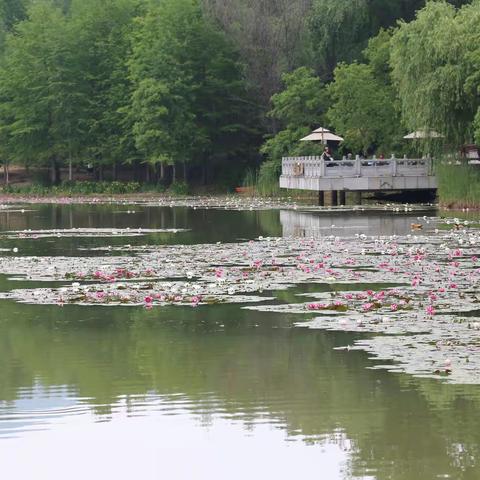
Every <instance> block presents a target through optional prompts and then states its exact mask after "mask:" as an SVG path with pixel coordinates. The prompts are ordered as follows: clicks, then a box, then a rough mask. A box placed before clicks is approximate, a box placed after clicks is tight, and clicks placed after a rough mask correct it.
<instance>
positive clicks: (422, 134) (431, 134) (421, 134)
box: [403, 130, 443, 140]
mask: <svg viewBox="0 0 480 480" xmlns="http://www.w3.org/2000/svg"><path fill="white" fill-rule="evenodd" d="M403 138H405V139H407V140H415V139H417V138H443V135H442V134H441V133H438V132H436V131H435V130H417V131H416V132H412V133H409V134H408V135H405V136H404V137H403Z"/></svg>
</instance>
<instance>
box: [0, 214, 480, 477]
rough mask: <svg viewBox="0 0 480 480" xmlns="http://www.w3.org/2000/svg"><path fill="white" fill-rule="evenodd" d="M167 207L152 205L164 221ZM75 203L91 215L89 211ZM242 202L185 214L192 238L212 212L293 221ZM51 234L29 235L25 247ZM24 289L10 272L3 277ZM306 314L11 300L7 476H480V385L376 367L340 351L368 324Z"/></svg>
mask: <svg viewBox="0 0 480 480" xmlns="http://www.w3.org/2000/svg"><path fill="white" fill-rule="evenodd" d="M52 208H53V207H52ZM55 208H56V207H55ZM62 208H64V209H65V211H63V210H62V209H60V214H58V215H57V217H59V218H68V215H66V213H65V212H68V211H69V209H70V208H71V207H62ZM96 208H97V207H89V209H93V212H94V213H93V214H92V215H93V217H94V218H97V217H98V218H102V219H103V220H102V221H104V220H105V219H108V218H109V219H110V221H112V222H113V220H112V219H113V217H114V216H117V217H119V218H120V220H116V221H117V222H119V223H122V224H123V225H124V226H129V222H131V223H130V226H134V225H132V224H133V223H135V222H139V223H141V222H144V223H142V224H141V225H140V226H142V227H148V226H150V227H153V225H151V224H148V223H147V220H146V217H142V220H141V221H140V218H136V220H135V221H132V218H135V217H131V214H127V213H116V210H115V209H112V210H111V212H110V216H108V212H107V211H106V210H105V207H98V208H99V209H100V210H101V212H102V214H101V215H100V214H99V213H98V212H97V213H95V209H96ZM161 210H162V209H159V210H158V211H156V212H155V210H151V212H150V215H151V217H150V220H151V221H152V222H154V220H152V219H157V216H159V215H160V214H161ZM89 211H90V210H89ZM73 212H74V218H75V220H74V227H78V226H80V225H79V224H80V223H81V222H82V221H83V220H82V219H83V218H84V217H83V216H82V214H81V213H78V212H77V213H75V210H74V211H73ZM37 213H38V212H37ZM237 213H239V212H233V213H232V217H229V213H228V212H218V211H216V212H214V211H208V212H206V213H205V212H198V211H197V212H196V213H193V212H192V211H191V212H178V216H179V217H181V218H185V219H190V220H191V224H190V227H192V226H193V231H192V233H189V235H191V237H187V238H190V239H191V240H195V241H196V242H197V241H202V240H203V241H209V239H210V238H211V237H212V236H214V233H211V232H210V231H208V232H205V235H203V233H202V232H203V230H202V227H201V225H202V222H201V220H200V219H202V218H204V216H206V218H207V219H209V220H208V222H215V221H220V220H221V219H223V220H225V221H227V225H230V226H229V227H228V228H227V227H225V226H224V225H223V226H222V225H219V232H223V233H222V235H223V236H224V238H229V239H230V240H231V241H232V240H234V237H237V238H238V237H240V236H244V237H246V238H252V237H253V236H256V235H260V234H261V235H269V234H270V235H274V234H275V232H276V231H277V232H278V231H280V229H281V226H282V225H281V223H280V218H282V220H284V216H283V213H284V212H281V214H280V215H282V216H281V217H280V216H279V212H268V213H269V215H266V216H256V215H254V214H255V212H241V213H246V215H241V216H237V215H236V214H237ZM292 213H295V212H292ZM19 215H22V214H21V213H20V214H19ZM48 215H49V210H48V208H46V207H42V208H41V215H40V219H37V220H35V221H34V220H33V219H32V220H31V221H32V222H37V223H41V224H42V225H43V227H42V228H50V227H53V226H54V227H56V228H58V226H59V224H58V223H57V224H55V225H49V224H48V221H47V220H46V218H48ZM65 215H66V216H65ZM75 215H77V216H75ZM139 215H140V214H139ZM141 215H144V213H142V214H141ZM369 215H370V214H369ZM57 217H56V218H57ZM293 218H295V217H293ZM229 219H230V220H229ZM23 220H24V219H23ZM240 220H241V221H242V222H244V223H239V222H240ZM330 220H331V219H330ZM330 220H329V221H330ZM386 220H388V217H386ZM390 220H391V219H390ZM98 221H100V220H98ZM177 221H178V220H177ZM185 221H186V220H185ZM372 221H373V220H372ZM186 222H187V221H186ZM228 222H231V224H228ZM262 222H263V223H262ZM335 222H336V223H338V220H337V219H335ZM94 225H96V224H95V223H94ZM65 226H66V227H69V225H68V223H66V224H65ZM166 226H167V228H168V227H170V226H171V225H170V224H169V225H166ZM283 226H284V228H285V225H283ZM184 227H187V228H188V222H187V223H186V224H185V225H182V224H180V225H177V228H184ZM3 228H6V226H5V225H3ZM8 228H11V227H8ZM32 228H33V227H32ZM35 228H38V225H36V227H35ZM208 228H209V227H208ZM243 228H244V229H243ZM228 232H229V233H228ZM362 233H363V232H362ZM329 234H330V233H329ZM202 235H203V236H202ZM65 240H66V239H65ZM117 240H118V241H121V239H117ZM144 240H145V239H144ZM148 240H149V241H152V242H159V241H160V240H159V239H158V238H150V239H148ZM69 241H70V242H71V240H69ZM78 241H79V242H80V243H82V244H83V242H85V239H79V240H78ZM124 241H126V242H128V243H130V242H131V239H130V238H129V239H128V240H124ZM140 241H141V240H140ZM171 241H173V240H171ZM95 242H97V244H105V243H106V242H110V239H95ZM1 243H2V244H4V243H5V241H4V240H1ZM29 243H30V244H29ZM43 245H44V244H42V243H41V242H40V243H36V241H33V240H30V241H28V240H24V241H23V243H22V248H25V249H31V250H32V251H35V249H38V250H40V249H41V248H42V246H43ZM0 246H2V245H0ZM75 247H76V244H75V243H65V244H64V245H63V246H62V247H61V249H62V251H63V252H65V251H66V250H68V248H71V249H72V251H75ZM55 248H60V247H55V246H54V247H52V249H55ZM75 254H78V252H76V251H75ZM22 283H28V282H22ZM14 285H15V282H13V281H8V280H6V279H2V288H3V287H5V288H7V287H8V286H9V288H13V286H14ZM299 288H300V287H299ZM306 288H307V287H306ZM290 293H291V292H290ZM284 294H285V292H284ZM296 320H298V317H296V316H293V315H285V314H283V315H279V314H272V313H263V312H258V311H251V310H242V309H241V307H240V306H238V305H221V306H220V305H217V306H215V305H214V306H203V307H198V308H195V309H194V308H190V307H165V308H157V309H152V310H145V309H142V308H115V307H79V306H65V307H58V306H42V305H22V304H16V303H13V302H9V301H2V303H1V316H0V364H1V365H2V368H1V369H0V474H2V476H3V477H4V478H8V479H17V478H18V479H29V478H35V479H39V478H40V479H49V480H57V479H64V478H75V479H77V478H78V479H91V478H95V479H96V478H112V479H124V478H125V479H127V478H128V479H131V478H142V479H157V478H163V477H165V478H175V479H176V478H179V479H191V478H200V479H204V478H205V479H207V478H208V479H224V478H235V479H236V478H239V479H240V478H242V479H243V478H298V477H304V476H305V477H307V476H308V477H310V476H313V477H314V478H315V477H318V478H322V479H323V478H325V479H354V478H355V479H357V478H358V479H364V480H365V479H378V480H380V479H387V478H388V479H394V480H397V479H398V480H400V479H401V480H414V479H415V480H416V479H419V478H425V479H434V478H454V479H462V480H470V479H472V480H473V479H478V478H479V474H480V465H479V464H478V460H477V459H478V458H479V454H480V451H479V449H480V433H479V432H480V418H479V417H478V409H479V407H480V389H479V387H476V386H465V387H462V386H458V385H457V386H454V385H443V384H440V383H437V382H435V381H432V380H422V379H416V378H412V377H408V376H406V375H401V374H391V373H388V372H386V371H383V370H382V371H379V370H373V369H371V368H370V367H372V366H373V365H374V363H373V362H372V361H370V360H369V359H368V358H367V356H366V354H365V353H362V352H358V351H350V352H346V351H336V350H334V347H336V346H339V345H346V344H352V343H353V341H354V340H355V338H358V337H357V336H356V335H354V334H348V333H345V332H336V333H335V332H322V331H317V330H308V329H301V328H293V327H292V325H293V323H294V322H295V321H296ZM25 459H28V461H25Z"/></svg>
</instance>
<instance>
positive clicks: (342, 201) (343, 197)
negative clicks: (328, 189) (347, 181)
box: [338, 190, 346, 205]
mask: <svg viewBox="0 0 480 480" xmlns="http://www.w3.org/2000/svg"><path fill="white" fill-rule="evenodd" d="M345 200H346V194H345V190H339V191H338V204H339V205H345V203H346V201H345Z"/></svg>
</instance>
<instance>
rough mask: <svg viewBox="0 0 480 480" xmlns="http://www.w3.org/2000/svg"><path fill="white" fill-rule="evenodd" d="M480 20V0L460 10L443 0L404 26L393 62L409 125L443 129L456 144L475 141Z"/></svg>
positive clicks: (397, 34)
mask: <svg viewBox="0 0 480 480" xmlns="http://www.w3.org/2000/svg"><path fill="white" fill-rule="evenodd" d="M479 22H480V2H479V1H478V0H477V1H474V2H473V3H472V4H471V5H467V6H464V7H462V8H461V9H460V10H457V9H456V8H455V7H453V6H452V5H450V4H449V3H447V2H446V1H437V2H430V3H428V4H427V6H426V7H425V8H424V9H423V10H421V11H420V12H419V13H418V15H417V17H416V19H415V20H414V21H412V22H410V23H401V24H400V25H399V28H398V30H397V31H396V32H395V34H394V35H393V38H392V43H391V46H392V50H391V66H392V77H393V80H394V83H395V86H396V88H397V90H398V95H399V98H400V102H401V111H402V119H403V122H404V124H405V126H406V127H407V128H409V129H411V130H417V129H434V130H438V131H439V132H441V133H442V134H443V135H445V137H446V141H447V142H448V143H450V144H451V145H455V146H457V145H460V144H462V143H464V142H466V141H471V140H472V133H473V129H472V125H473V120H474V118H475V115H476V114H477V110H478V107H479V105H480V100H479V99H480V97H479V91H478V85H479V84H480V83H479V81H478V80H479V78H478V74H477V71H478V62H477V61H476V59H480V55H479V47H478V45H479V33H478V25H479ZM427 143H428V142H427Z"/></svg>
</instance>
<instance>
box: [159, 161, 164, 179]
mask: <svg viewBox="0 0 480 480" xmlns="http://www.w3.org/2000/svg"><path fill="white" fill-rule="evenodd" d="M164 180H165V165H164V164H163V163H160V181H161V182H162V183H163V181H164Z"/></svg>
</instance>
